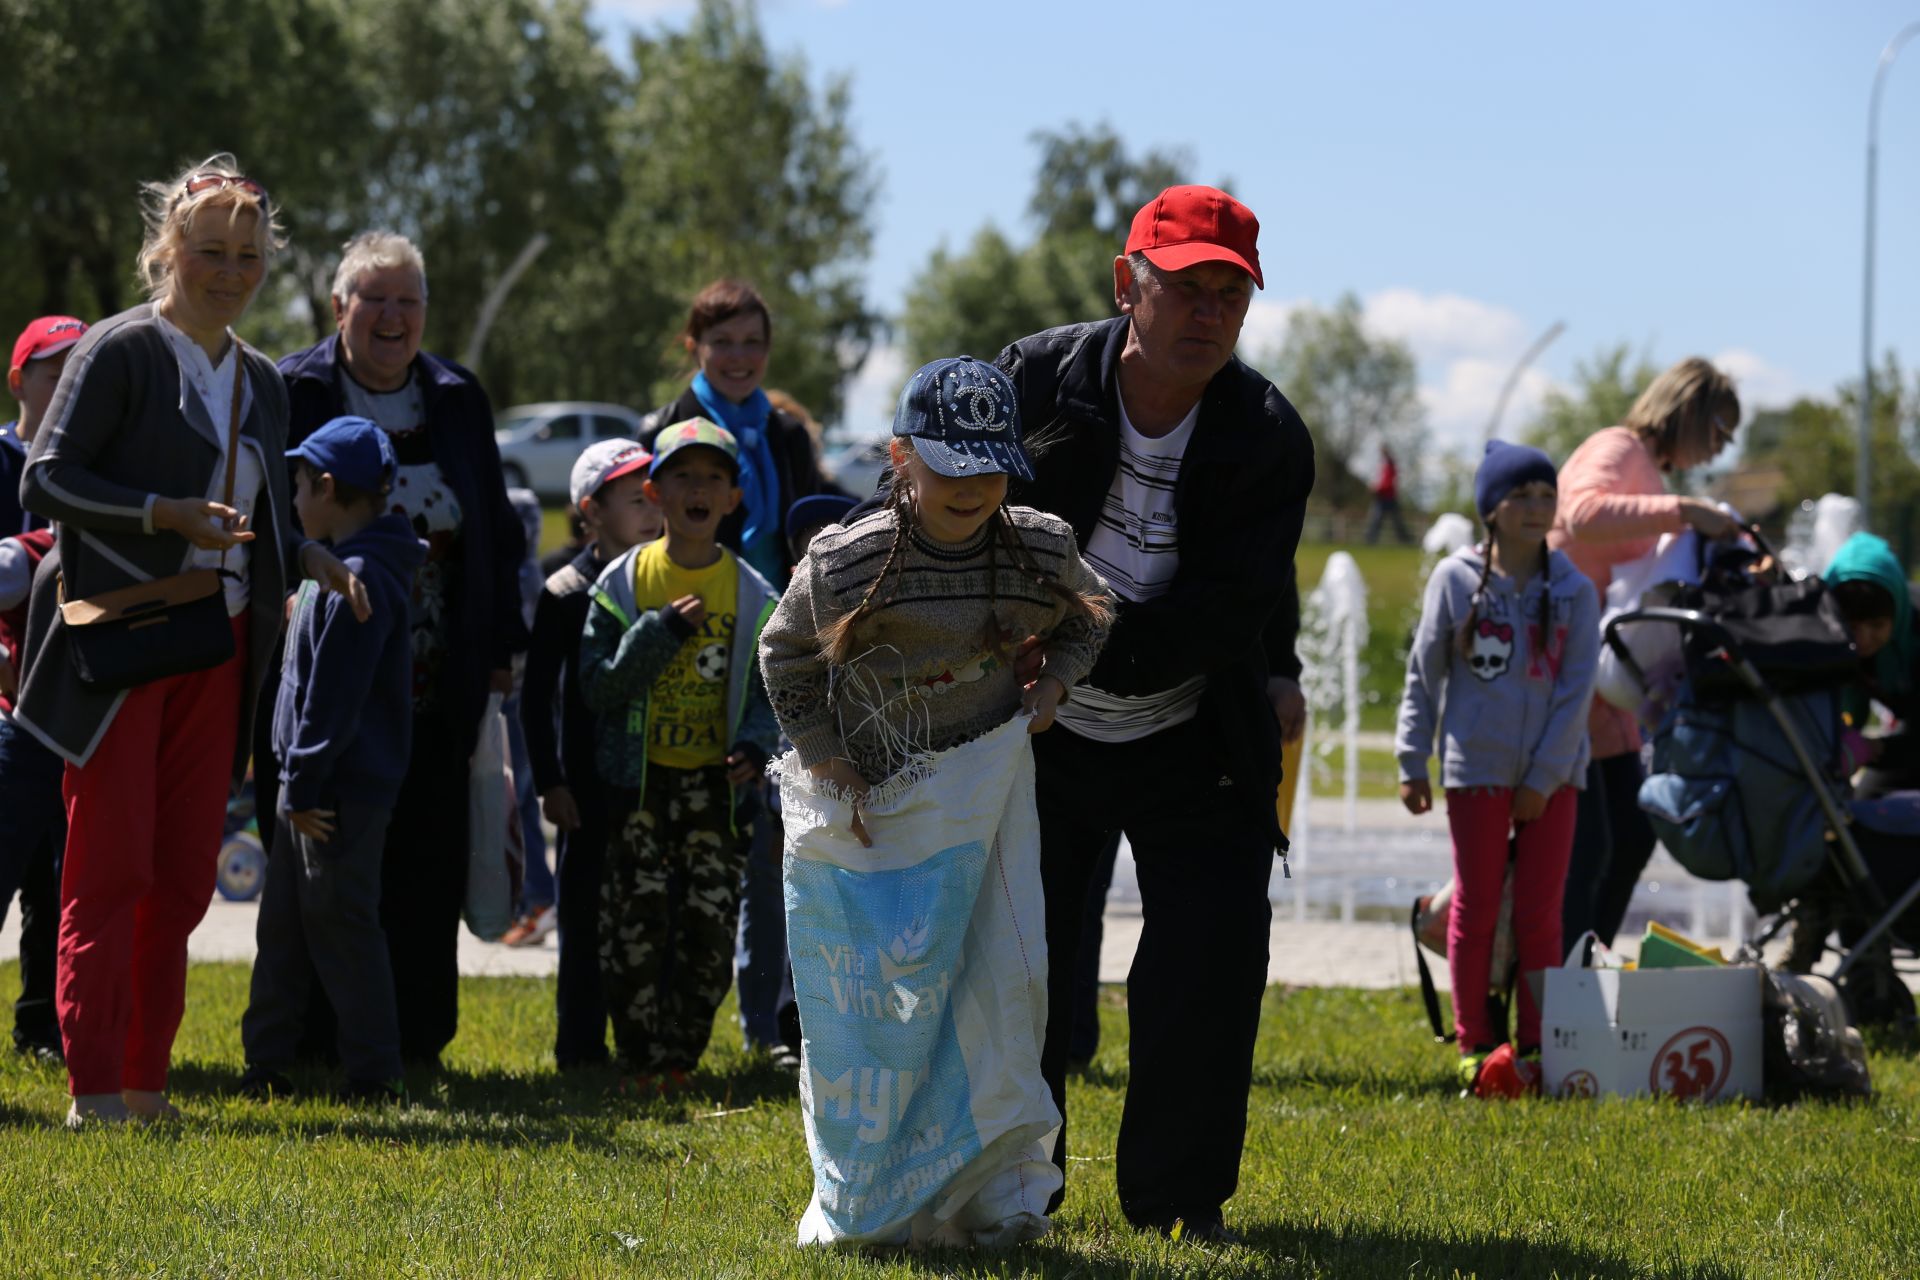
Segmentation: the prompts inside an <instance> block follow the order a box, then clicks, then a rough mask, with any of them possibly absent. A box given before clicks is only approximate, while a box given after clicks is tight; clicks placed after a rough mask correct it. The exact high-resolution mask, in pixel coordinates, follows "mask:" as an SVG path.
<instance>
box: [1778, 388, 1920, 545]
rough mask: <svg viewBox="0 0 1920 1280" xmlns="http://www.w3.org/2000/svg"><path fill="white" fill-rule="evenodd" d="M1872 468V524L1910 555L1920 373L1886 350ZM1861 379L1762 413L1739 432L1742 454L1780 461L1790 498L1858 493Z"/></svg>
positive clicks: (1917, 515)
mask: <svg viewBox="0 0 1920 1280" xmlns="http://www.w3.org/2000/svg"><path fill="white" fill-rule="evenodd" d="M1873 387H1874V393H1873V418H1872V424H1873V425H1872V436H1871V443H1870V445H1869V448H1870V450H1871V455H1870V457H1871V467H1870V468H1869V470H1870V473H1871V475H1872V477H1873V495H1872V497H1873V502H1872V511H1873V524H1874V528H1875V530H1876V531H1878V532H1880V533H1883V534H1885V535H1886V536H1887V537H1888V538H1889V539H1891V540H1892V541H1893V543H1894V547H1895V549H1896V550H1898V551H1901V552H1902V554H1903V555H1904V556H1908V557H1910V556H1911V555H1912V553H1913V550H1914V544H1915V541H1916V536H1917V535H1920V463H1916V462H1915V457H1916V456H1920V379H1910V378H1909V377H1908V376H1907V375H1906V372H1905V371H1904V370H1903V369H1902V368H1901V366H1900V362H1899V360H1898V358H1896V357H1895V356H1894V354H1893V353H1892V352H1888V353H1887V354H1886V356H1885V357H1884V358H1883V360H1882V362H1881V366H1880V368H1879V370H1877V371H1876V372H1875V374H1874V378H1873ZM1859 405H1860V383H1859V382H1858V381H1850V382H1846V383H1843V384H1841V386H1840V388H1839V390H1838V391H1837V393H1836V395H1835V398H1834V399H1832V400H1821V399H1815V398H1813V397H1802V398H1801V399H1799V400H1796V401H1795V402H1794V403H1793V404H1792V405H1791V406H1789V407H1788V408H1786V409H1780V410H1767V411H1763V412H1760V413H1756V414H1755V415H1754V417H1753V420H1752V421H1751V422H1750V423H1748V424H1747V426H1746V427H1745V428H1743V429H1742V431H1741V437H1740V438H1741V451H1740V452H1741V460H1742V461H1743V462H1744V463H1747V464H1750V465H1757V466H1774V467H1778V468H1779V470H1780V473H1781V475H1782V477H1783V479H1782V482H1781V496H1782V497H1783V498H1784V499H1785V500H1786V501H1788V502H1797V501H1800V500H1801V499H1804V498H1817V497H1819V496H1820V495H1822V494H1826V493H1844V494H1848V495H1852V494H1853V493H1854V488H1855V485H1854V480H1855V476H1854V460H1855V459H1856V458H1858V457H1859V454H1860V436H1859V416H1858V415H1859V412H1860V410H1859Z"/></svg>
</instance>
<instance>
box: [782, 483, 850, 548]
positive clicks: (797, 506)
mask: <svg viewBox="0 0 1920 1280" xmlns="http://www.w3.org/2000/svg"><path fill="white" fill-rule="evenodd" d="M859 505H860V504H859V503H857V502H855V501H854V500H853V499H852V498H849V497H848V496H847V495H846V494H844V493H810V494H808V495H807V496H806V497H804V498H800V499H797V500H795V502H794V504H793V505H792V506H790V507H788V508H787V536H788V537H789V538H797V537H799V536H800V535H801V534H803V533H805V532H806V531H807V530H809V529H817V528H819V527H820V526H822V525H829V524H840V523H842V522H843V521H844V520H845V519H846V516H847V512H849V511H851V510H853V509H854V508H855V507H857V506H859Z"/></svg>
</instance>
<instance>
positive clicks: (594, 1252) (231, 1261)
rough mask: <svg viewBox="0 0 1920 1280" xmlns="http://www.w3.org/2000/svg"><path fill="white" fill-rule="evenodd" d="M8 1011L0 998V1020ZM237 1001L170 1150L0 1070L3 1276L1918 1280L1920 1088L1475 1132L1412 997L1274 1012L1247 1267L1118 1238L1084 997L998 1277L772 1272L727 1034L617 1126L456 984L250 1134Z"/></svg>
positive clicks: (548, 1009)
mask: <svg viewBox="0 0 1920 1280" xmlns="http://www.w3.org/2000/svg"><path fill="white" fill-rule="evenodd" d="M15 980H16V979H15V975H14V971H13V969H12V966H5V967H4V970H0V990H5V991H12V990H13V989H14V986H13V983H14V982H15ZM246 982H247V970H246V969H245V968H244V967H239V966H231V965H200V966H196V967H195V969H194V970H193V973H192V976H191V980H190V983H189V997H188V1014H187V1022H186V1026H185V1028H184V1029H183V1031H182V1034H181V1037H180V1043H179V1048H178V1051H177V1054H176V1058H177V1061H178V1062H179V1064H180V1065H179V1068H178V1070H177V1072H176V1075H175V1096H176V1098H177V1099H178V1100H179V1102H180V1103H181V1105H182V1106H183V1107H184V1108H185V1109H186V1111H187V1113H188V1116H189V1118H190V1119H189V1122H188V1123H186V1124H184V1125H181V1126H178V1127H174V1128H169V1129H164V1130H157V1131H149V1132H137V1131H126V1130H122V1131H107V1132H97V1133H83V1134H78V1135H74V1134H68V1133H66V1132H64V1131H63V1130H61V1128H60V1127H59V1125H58V1117H59V1116H60V1114H61V1112H62V1110H63V1107H64V1098H63V1078H62V1077H61V1076H60V1075H59V1074H58V1073H57V1072H55V1071H52V1070H48V1069H44V1068H40V1067H36V1066H33V1065H29V1064H27V1063H26V1062H24V1061H22V1060H20V1059H17V1058H14V1057H13V1056H12V1055H4V1061H0V1240H3V1241H5V1245H6V1248H5V1256H6V1270H7V1273H8V1274H9V1275H16V1276H29V1275H60V1276H77V1275H147V1276H196V1277H198V1276H242V1275H244V1276H276V1277H278V1276H306V1275H321V1276H392V1275H406V1276H495V1275H497V1276H676V1277H677V1276H698V1277H716V1276H728V1277H742V1278H745V1277H766V1276H772V1277H788V1276H861V1277H867V1276H875V1277H879V1276H964V1277H985V1276H1014V1275H1041V1276H1051V1277H1060V1278H1061V1280H1065V1278H1066V1277H1097V1276H1116V1277H1117V1276H1145V1277H1175V1276H1178V1277H1200V1276H1208V1277H1212V1276H1281V1277H1293V1276H1316V1277H1317V1276H1326V1277H1333V1276H1339V1277H1348V1276H1419V1277H1427V1276H1431V1277H1454V1276H1481V1277H1493V1276H1558V1277H1588V1276H1599V1277H1700V1278H1702V1280H1705V1278H1708V1277H1712V1278H1714V1280H1719V1278H1722V1277H1746V1276H1756V1277H1757V1276H1769V1277H1771V1276H1807V1277H1816V1276H1834V1277H1856V1276H1911V1275H1914V1274H1916V1272H1920V1189H1916V1177H1917V1176H1920V1149H1917V1148H1920V1121H1917V1120H1916V1111H1917V1110H1920V1071H1917V1070H1916V1068H1915V1065H1914V1062H1913V1061H1912V1059H1911V1058H1910V1057H1908V1056H1904V1054H1903V1053H1902V1052H1896V1051H1889V1049H1890V1047H1889V1046H1887V1045H1885V1044H1884V1043H1882V1044H1879V1045H1876V1049H1878V1050H1879V1051H1878V1052H1876V1054H1875V1057H1874V1060H1873V1066H1874V1071H1875V1075H1876V1082H1877V1084H1878V1086H1879V1088H1880V1090H1881V1093H1880V1097H1879V1098H1878V1099H1877V1100H1876V1101H1874V1102H1872V1103H1870V1104H1866V1105H1858V1106H1829V1105H1805V1106H1800V1107H1796V1108H1791V1109H1771V1108H1765V1107H1755V1106H1745V1105H1737V1104H1736V1105H1731V1106H1719V1107H1710V1108H1702V1107H1689V1106H1681V1105H1676V1104H1670V1103H1659V1104H1655V1103H1647V1102H1621V1101H1618V1100H1614V1101H1605V1102H1600V1103H1560V1102H1548V1101H1532V1102H1523V1103H1512V1104H1501V1105H1488V1104H1484V1103H1480V1102H1476V1101H1470V1100H1461V1099H1459V1098H1457V1097H1456V1096H1455V1090H1454V1088H1453V1087H1452V1085H1451V1083H1450V1079H1451V1077H1450V1073H1449V1072H1448V1070H1447V1067H1448V1062H1449V1059H1448V1056H1447V1053H1446V1052H1445V1051H1444V1050H1442V1049H1440V1048H1438V1047H1436V1046H1434V1045H1433V1044H1431V1043H1430V1041H1429V1039H1428V1036H1427V1034H1426V1030H1425V1019H1424V1017H1423V1015H1422V1014H1421V1012H1420V1009H1419V1005H1418V1003H1417V1001H1416V999H1415V998H1414V997H1413V996H1412V995H1411V994H1410V993H1407V992H1388V993H1373V992H1353V991H1313V990H1302V991H1291V992H1288V991H1283V990H1281V989H1278V988H1276V989H1274V990H1272V991H1270V992H1269V994H1268V1001H1267V1009H1266V1016H1265V1019H1264V1021H1263V1024H1262V1029H1261V1037H1260V1043H1259V1049H1258V1057H1257V1062H1256V1067H1255V1084H1254V1089H1253V1096H1252V1107H1251V1117H1250V1122H1249V1132H1248V1142H1247V1154H1246V1159H1245V1163H1244V1166H1243V1172H1242V1178H1241V1190H1240V1193H1239V1194H1238V1195H1237V1196H1236V1197H1235V1198H1234V1199H1233V1201H1232V1202H1231V1203H1230V1205H1229V1206H1228V1215H1229V1220H1230V1221H1231V1222H1232V1223H1233V1224H1235V1225H1236V1226H1237V1227H1239V1228H1240V1229H1242V1230H1243V1231H1245V1232H1246V1234H1247V1236H1248V1239H1249V1241H1250V1243H1249V1245H1248V1246H1244V1247H1236V1248H1231V1249H1206V1248H1202V1247H1200V1246H1197V1245H1186V1244H1173V1243H1168V1242H1166V1241H1164V1240H1160V1239H1158V1238H1152V1237H1147V1236H1142V1235H1140V1234H1137V1233H1135V1232H1133V1231H1132V1230H1130V1229H1129V1228H1128V1227H1127V1226H1126V1225H1125V1224H1124V1222H1123V1221H1122V1220H1121V1218H1120V1216H1119V1210H1118V1206H1117V1204H1116V1202H1115V1199H1114V1192H1113V1163H1112V1153H1113V1144H1114V1136H1115V1132H1116V1129H1117V1127H1118V1123H1119V1116H1120V1102H1121V1090H1122V1088H1123V1086H1124V1084H1125V1080H1126V1067H1125V1053H1124V1037H1125V1034H1126V1030H1125V1012H1124V1008H1123V1007H1122V1005H1121V1003H1120V995H1119V992H1118V991H1117V990H1110V991H1109V992H1108V997H1107V1000H1108V1003H1107V1007H1106V1009H1105V1010H1104V1012H1103V1033H1104V1037H1105V1038H1104V1041H1103V1047H1102V1049H1101V1052H1100V1055H1099V1057H1098V1058H1097V1059H1096V1060H1095V1063H1094V1066H1093V1068H1092V1070H1091V1071H1090V1072H1089V1073H1088V1074H1087V1075H1086V1076H1085V1077H1084V1078H1081V1079H1079V1080H1077V1081H1076V1082H1075V1083H1074V1085H1073V1093H1072V1098H1071V1106H1072V1109H1073V1113H1074V1118H1075V1123H1076V1135H1075V1149H1074V1161H1073V1164H1072V1173H1071V1181H1070V1184H1069V1192H1068V1197H1067V1204H1066V1207H1065V1209H1064V1211H1063V1212H1062V1213H1061V1215H1060V1217H1059V1219H1058V1223H1057V1226H1058V1229H1057V1231H1056V1232H1055V1234H1053V1235H1052V1236H1050V1237H1048V1238H1047V1239H1045V1240H1042V1241H1040V1242H1038V1243H1035V1244H1032V1245H1028V1246H1024V1247H1022V1248H1020V1249H1018V1250H1015V1251H1013V1252H1011V1253H1008V1254H1002V1255H991V1254H936V1255H929V1256H921V1257H912V1256H895V1257H883V1258H866V1257H860V1256H853V1255H848V1254H843V1253H823V1252H812V1251H809V1252H801V1251H800V1250H798V1249H797V1248H795V1247H794V1246H793V1244H792V1240H793V1233H794V1224H795V1222H796V1220H797V1219H798V1217H799V1214H800V1211H801V1208H802V1207H803V1205H804V1204H805V1202H806V1199H807V1197H808V1194H809V1189H810V1185H811V1179H810V1175H809V1172H808V1166H807V1161H806V1155H805V1151H804V1148H803V1146H802V1142H801V1136H800V1118H799V1113H798V1104H797V1102H796V1101H795V1096H794V1090H793V1085H792V1083H791V1082H790V1081H789V1080H788V1079H786V1078H785V1077H783V1076H781V1075H779V1074H778V1073H777V1072H775V1071H773V1070H772V1069H770V1068H767V1067H764V1066H760V1067H756V1066H753V1065H751V1064H750V1063H748V1062H746V1061H744V1060H743V1059H742V1057H741V1056H740V1055H739V1054H738V1053H737V1052H736V1051H735V1050H733V1048H732V1045H733V1042H734V1041H733V1036H732V1035H731V1034H730V1032H729V1033H728V1034H724V1035H717V1036H716V1038H715V1047H714V1048H713V1049H711V1050H710V1051H709V1053H708V1056H707V1059H706V1061H705V1063H704V1064H703V1070H702V1071H701V1073H700V1074H699V1075H698V1076H697V1077H696V1088H695V1090H694V1091H693V1093H692V1094H690V1095H689V1096H686V1097H684V1098H681V1099H676V1100H674V1101H670V1102H659V1101H655V1102H651V1103H644V1104H643V1103H638V1102H635V1101H631V1100H628V1099H624V1098H621V1097H620V1096H618V1094H617V1092H616V1091H615V1089H614V1084H615V1081H614V1078H613V1077H612V1076H611V1075H610V1074H598V1075H584V1076H577V1075H569V1076H567V1077H564V1078H562V1077H558V1076H556V1075H555V1074H554V1072H553V1071H552V1069H551V1066H550V1063H551V1058H550V1056H549V1053H548V1044H549V1042H550V1040H551V1036H552V996H553V988H552V985H551V984H550V983H548V982H543V981H538V980H523V979H504V978H495V979H474V980H469V981H467V982H466V983H465V987H464V991H463V1021H462V1030H461V1035H460V1038H459V1039H458V1040H457V1041H456V1042H455V1043H454V1045H453V1047H452V1049H451V1051H450V1052H449V1053H448V1055H447V1070H446V1072H445V1074H443V1075H441V1076H438V1077H433V1078H429V1077H421V1078H418V1079H416V1080H414V1081H413V1084H412V1087H413V1091H414V1104H413V1105H412V1106H411V1107H409V1108H407V1109H405V1110H388V1111H355V1110H350V1109H347V1108H344V1107H340V1106H336V1105H333V1104H331V1103H327V1102H318V1101H316V1102H277V1103H274V1104H271V1105H262V1104H256V1103H251V1102H247V1101H244V1100H241V1099H239V1098H236V1097H234V1096H232V1095H231V1090H232V1089H233V1087H234V1084H235V1081H236V1080H237V1078H238V1075H239V1070H240V1060H239V1035H238V1032H237V1030H236V1026H237V1022H238V1019H239V1015H240V1011H241V1008H242V1005H243V1003H244V1001H245V995H246ZM1910 1052H1911V1049H1907V1050H1906V1051H1905V1053H1910ZM1159 1102H1160V1104H1161V1105H1165V1106H1171V1107H1178V1106H1179V1105H1180V1099H1179V1098H1178V1097H1171V1098H1165V1099H1160V1100H1159Z"/></svg>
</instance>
